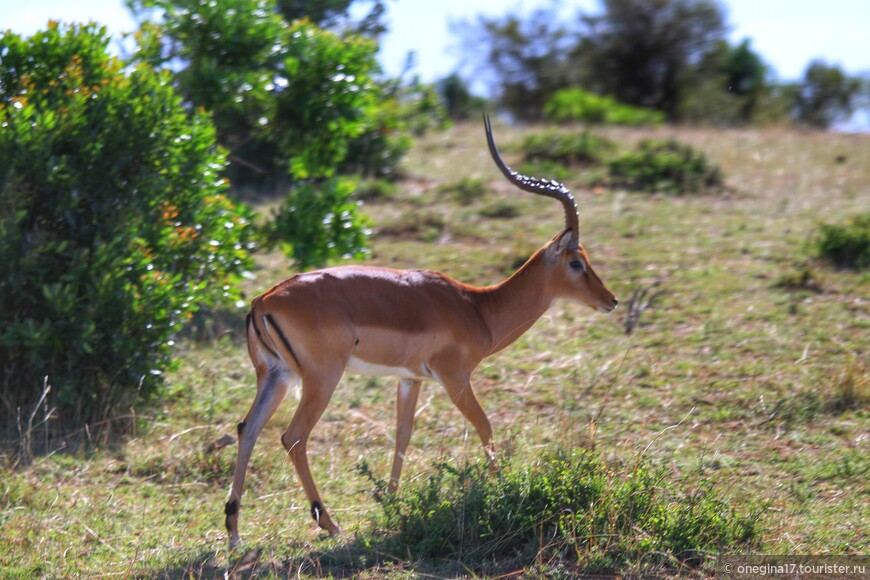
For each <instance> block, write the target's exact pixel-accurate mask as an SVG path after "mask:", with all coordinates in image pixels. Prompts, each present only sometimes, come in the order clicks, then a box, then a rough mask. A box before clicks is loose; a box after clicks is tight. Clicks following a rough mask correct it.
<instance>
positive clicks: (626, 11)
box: [574, 0, 726, 120]
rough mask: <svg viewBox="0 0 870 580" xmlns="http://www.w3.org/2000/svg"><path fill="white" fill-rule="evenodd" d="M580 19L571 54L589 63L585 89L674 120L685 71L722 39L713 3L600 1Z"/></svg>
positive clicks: (722, 20) (693, 0)
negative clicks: (593, 13) (580, 27)
mask: <svg viewBox="0 0 870 580" xmlns="http://www.w3.org/2000/svg"><path fill="white" fill-rule="evenodd" d="M603 5H604V12H603V13H602V14H600V15H598V16H584V17H583V18H582V20H583V23H584V25H585V26H584V29H583V30H582V35H581V39H580V42H579V43H578V44H577V46H576V48H575V50H574V53H575V55H577V56H578V57H580V56H584V55H585V56H584V58H585V59H588V63H589V64H588V67H589V68H588V70H587V71H586V72H585V75H584V80H585V83H584V86H587V87H589V88H592V89H593V90H595V91H597V92H600V93H603V94H607V95H611V96H613V97H615V98H616V99H617V100H618V101H620V102H623V103H627V104H629V105H635V106H639V107H647V108H652V109H656V110H659V111H662V112H664V113H665V115H667V117H668V118H669V119H672V120H673V119H677V118H678V112H679V107H680V103H681V101H682V99H683V98H684V97H685V95H686V94H687V93H688V92H689V91H691V90H692V87H691V86H690V85H687V81H688V80H689V78H688V75H687V72H688V71H689V69H690V68H691V67H693V66H695V65H697V64H698V63H700V62H701V61H702V60H703V58H704V56H705V55H706V54H707V53H708V52H709V51H710V50H711V48H713V47H714V46H716V44H717V43H718V42H720V41H721V40H722V39H723V38H724V36H725V30H726V28H725V18H724V15H723V10H722V7H721V6H720V4H719V3H718V2H716V1H715V0H660V1H657V2H649V1H647V0H604V2H603Z"/></svg>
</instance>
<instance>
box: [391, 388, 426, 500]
mask: <svg viewBox="0 0 870 580" xmlns="http://www.w3.org/2000/svg"><path fill="white" fill-rule="evenodd" d="M420 384H421V381H417V380H412V379H401V380H400V381H399V389H398V395H397V397H396V453H395V455H394V456H393V469H392V471H391V472H390V483H389V485H388V486H387V491H388V492H389V493H395V492H396V490H397V489H399V478H400V477H401V475H402V463H403V462H404V461H405V450H406V449H407V448H408V442H409V441H410V440H411V433H412V432H413V431H414V412H415V411H416V410H417V398H418V397H419V395H420Z"/></svg>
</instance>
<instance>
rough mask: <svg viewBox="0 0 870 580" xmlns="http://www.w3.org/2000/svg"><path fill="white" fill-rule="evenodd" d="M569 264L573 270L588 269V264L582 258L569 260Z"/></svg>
mask: <svg viewBox="0 0 870 580" xmlns="http://www.w3.org/2000/svg"><path fill="white" fill-rule="evenodd" d="M568 265H569V266H570V267H571V269H573V270H581V271H582V270H585V269H586V265H585V264H584V263H583V262H581V261H580V260H571V261H570V262H568Z"/></svg>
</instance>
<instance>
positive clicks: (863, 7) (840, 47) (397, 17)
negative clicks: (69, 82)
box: [0, 0, 870, 81]
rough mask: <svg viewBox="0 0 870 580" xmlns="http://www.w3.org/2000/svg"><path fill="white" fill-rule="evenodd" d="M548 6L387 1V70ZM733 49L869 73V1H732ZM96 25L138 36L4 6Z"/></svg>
mask: <svg viewBox="0 0 870 580" xmlns="http://www.w3.org/2000/svg"><path fill="white" fill-rule="evenodd" d="M547 4H548V3H547V2H521V1H514V2H512V1H511V0H508V1H505V0H387V11H388V18H389V23H390V28H391V32H390V33H388V34H387V36H386V37H384V38H383V39H382V49H381V55H380V58H381V62H382V64H383V66H384V68H385V69H386V71H387V72H388V73H391V74H397V73H398V72H399V71H400V70H401V68H402V66H403V64H404V62H405V56H406V55H407V53H408V52H409V51H411V50H413V51H414V52H415V53H416V57H417V58H416V63H417V67H416V69H415V70H414V72H415V73H417V74H419V75H420V77H421V78H422V79H423V80H425V81H432V80H435V79H438V78H441V77H443V76H445V75H446V74H448V73H450V72H451V71H453V70H454V69H455V68H456V66H457V63H458V62H459V61H460V59H461V54H460V52H459V48H460V47H459V43H458V41H457V39H456V38H455V36H453V35H452V34H451V32H450V22H451V20H452V21H456V20H458V19H462V18H474V16H475V15H476V14H479V13H484V14H487V15H498V14H503V13H505V12H506V11H514V10H518V11H520V12H527V11H530V10H531V9H533V8H534V7H535V6H541V5H547ZM561 4H562V6H563V8H564V10H566V12H567V13H568V14H572V13H573V12H574V11H575V9H576V8H583V9H585V10H587V11H597V9H598V1H597V0H563V1H562V2H561ZM724 5H725V7H726V10H727V20H728V23H729V24H730V25H731V34H730V37H731V39H732V41H735V42H736V41H740V40H742V39H743V38H750V39H752V46H753V48H754V49H755V50H756V51H757V52H758V53H760V54H761V55H762V56H763V57H764V59H765V60H766V61H767V62H768V64H769V65H771V66H772V67H773V70H774V72H775V73H776V75H777V77H778V78H780V79H783V80H794V79H797V78H799V77H800V76H801V75H802V74H803V71H804V68H805V67H806V65H807V63H809V62H810V60H812V59H814V58H822V59H824V60H826V61H827V62H828V63H831V64H838V65H840V66H842V67H843V68H844V69H846V70H847V71H848V72H850V73H852V74H859V73H870V32H868V30H870V1H867V0H727V1H726V2H724ZM50 18H53V19H56V20H62V21H76V22H82V21H89V20H93V21H96V22H99V23H100V24H103V25H105V26H106V27H107V28H108V29H109V31H110V32H112V33H113V34H120V33H121V32H124V31H130V30H132V29H133V28H134V23H133V20H132V18H131V16H130V14H129V13H128V12H127V9H126V8H125V7H124V3H123V0H89V1H80V2H77V1H71V0H0V29H4V30H5V29H12V30H14V31H15V32H18V33H21V34H31V33H33V32H35V31H36V30H38V29H40V28H43V27H44V26H45V23H46V22H47V21H48V20H49V19H50Z"/></svg>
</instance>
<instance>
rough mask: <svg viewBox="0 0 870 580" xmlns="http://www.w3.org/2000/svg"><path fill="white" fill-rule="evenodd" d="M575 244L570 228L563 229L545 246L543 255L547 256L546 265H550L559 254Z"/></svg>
mask: <svg viewBox="0 0 870 580" xmlns="http://www.w3.org/2000/svg"><path fill="white" fill-rule="evenodd" d="M572 243H573V244H576V243H577V242H576V240H575V239H574V236H573V235H572V232H571V230H565V231H564V232H562V234H561V235H560V236H559V237H558V238H556V239H554V240H553V242H552V243H551V244H550V245H549V246H547V249H546V251H545V252H544V255H545V257H546V258H547V265H548V266H552V265H553V264H555V263H556V261H557V260H558V259H559V256H561V255H562V252H564V251H565V250H566V249H568V247H569V246H571V245H572Z"/></svg>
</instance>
